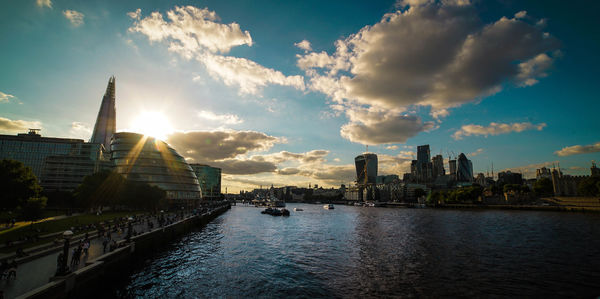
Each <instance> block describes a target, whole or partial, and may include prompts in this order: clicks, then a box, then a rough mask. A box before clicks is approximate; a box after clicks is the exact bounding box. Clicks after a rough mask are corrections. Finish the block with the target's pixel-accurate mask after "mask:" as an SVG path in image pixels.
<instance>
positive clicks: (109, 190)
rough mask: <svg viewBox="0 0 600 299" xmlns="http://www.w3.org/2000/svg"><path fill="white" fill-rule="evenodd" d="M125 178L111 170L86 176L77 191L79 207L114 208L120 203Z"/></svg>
mask: <svg viewBox="0 0 600 299" xmlns="http://www.w3.org/2000/svg"><path fill="white" fill-rule="evenodd" d="M124 188H125V178H123V176H121V175H120V174H118V173H116V172H112V171H109V170H104V171H100V172H97V173H94V174H92V175H89V176H86V177H85V178H84V179H83V182H82V183H81V185H79V186H78V187H77V189H76V190H75V192H74V193H75V198H76V199H77V201H78V205H80V206H83V207H85V208H93V207H103V206H114V205H116V204H118V203H119V202H120V199H121V198H122V193H123V191H124Z"/></svg>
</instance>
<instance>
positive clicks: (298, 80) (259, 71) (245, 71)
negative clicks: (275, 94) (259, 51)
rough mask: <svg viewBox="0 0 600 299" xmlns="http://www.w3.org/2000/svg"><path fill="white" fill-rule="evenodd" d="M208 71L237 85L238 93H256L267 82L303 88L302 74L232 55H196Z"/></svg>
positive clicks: (226, 81) (227, 83) (224, 80)
mask: <svg viewBox="0 0 600 299" xmlns="http://www.w3.org/2000/svg"><path fill="white" fill-rule="evenodd" d="M198 60H199V61H201V62H202V63H203V64H204V66H205V67H206V70H207V71H208V73H209V74H210V75H211V76H212V77H214V78H219V79H221V80H223V83H225V84H226V85H228V86H238V87H239V89H240V94H258V92H259V89H260V88H261V87H264V86H266V85H267V84H277V85H283V86H291V87H294V88H296V89H300V90H304V88H305V87H304V78H303V77H302V76H285V75H284V74H283V73H281V72H280V71H276V70H274V69H270V68H266V67H264V66H262V65H260V64H258V63H256V62H254V61H252V60H249V59H246V58H238V57H232V56H220V55H211V54H206V55H202V56H199V57H198Z"/></svg>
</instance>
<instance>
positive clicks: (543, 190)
mask: <svg viewBox="0 0 600 299" xmlns="http://www.w3.org/2000/svg"><path fill="white" fill-rule="evenodd" d="M533 192H535V193H536V194H539V195H552V194H553V193H554V187H553V186H552V180H551V179H549V178H541V179H539V180H537V181H536V182H535V183H533Z"/></svg>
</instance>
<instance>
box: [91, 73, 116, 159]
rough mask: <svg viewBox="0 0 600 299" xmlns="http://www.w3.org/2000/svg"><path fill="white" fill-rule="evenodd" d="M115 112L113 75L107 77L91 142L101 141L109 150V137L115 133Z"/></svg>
mask: <svg viewBox="0 0 600 299" xmlns="http://www.w3.org/2000/svg"><path fill="white" fill-rule="evenodd" d="M116 118H117V112H116V110H115V77H114V76H112V77H110V79H108V86H107V87H106V92H105V93H104V97H103V98H102V104H100V111H98V118H96V124H95V125H94V132H93V133H92V139H90V142H91V143H101V144H103V145H104V148H105V149H106V150H107V151H108V150H110V138H111V137H112V135H113V134H114V133H115V131H116V128H117V121H116Z"/></svg>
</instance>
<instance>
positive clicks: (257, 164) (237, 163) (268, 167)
mask: <svg viewBox="0 0 600 299" xmlns="http://www.w3.org/2000/svg"><path fill="white" fill-rule="evenodd" d="M210 166H213V167H219V168H221V171H222V172H223V173H226V174H237V175H243V174H256V173H263V172H274V171H275V170H277V165H275V164H274V163H273V162H270V161H261V160H260V159H259V160H256V159H225V160H219V161H212V162H210Z"/></svg>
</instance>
